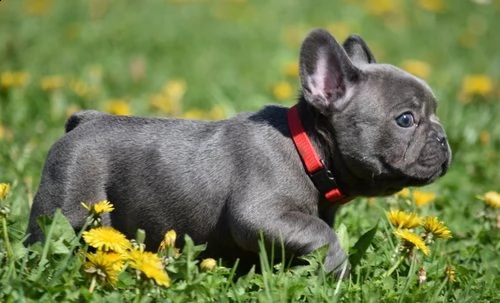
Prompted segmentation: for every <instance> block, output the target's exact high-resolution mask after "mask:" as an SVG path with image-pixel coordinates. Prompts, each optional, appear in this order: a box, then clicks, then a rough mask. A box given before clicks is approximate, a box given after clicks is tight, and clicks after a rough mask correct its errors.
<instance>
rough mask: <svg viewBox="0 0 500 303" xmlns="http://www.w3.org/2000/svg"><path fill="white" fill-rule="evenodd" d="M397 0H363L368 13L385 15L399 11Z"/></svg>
mask: <svg viewBox="0 0 500 303" xmlns="http://www.w3.org/2000/svg"><path fill="white" fill-rule="evenodd" d="M400 4H401V3H400V1H398V0H365V1H364V5H365V8H366V10H367V11H368V13H370V14H373V15H385V14H390V13H394V12H397V11H400V9H401V6H400Z"/></svg>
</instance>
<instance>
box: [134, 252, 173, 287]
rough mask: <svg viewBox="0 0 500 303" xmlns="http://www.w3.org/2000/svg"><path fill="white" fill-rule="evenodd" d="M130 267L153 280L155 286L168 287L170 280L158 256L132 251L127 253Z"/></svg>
mask: <svg viewBox="0 0 500 303" xmlns="http://www.w3.org/2000/svg"><path fill="white" fill-rule="evenodd" d="M129 258H130V266H131V267H132V268H134V269H137V270H139V271H140V272H142V273H143V274H144V275H145V276H146V277H148V278H150V279H153V280H154V281H155V282H156V284H158V285H163V286H167V287H168V286H170V278H169V276H168V275H167V272H166V271H165V269H164V268H163V263H162V262H161V259H160V257H158V255H156V254H154V253H151V252H145V251H141V250H137V249H135V250H132V251H131V252H130V253H129Z"/></svg>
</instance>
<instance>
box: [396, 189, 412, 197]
mask: <svg viewBox="0 0 500 303" xmlns="http://www.w3.org/2000/svg"><path fill="white" fill-rule="evenodd" d="M410 194H411V192H410V189H409V188H403V189H402V190H400V191H399V192H397V193H396V196H397V197H400V198H404V199H408V198H410Z"/></svg>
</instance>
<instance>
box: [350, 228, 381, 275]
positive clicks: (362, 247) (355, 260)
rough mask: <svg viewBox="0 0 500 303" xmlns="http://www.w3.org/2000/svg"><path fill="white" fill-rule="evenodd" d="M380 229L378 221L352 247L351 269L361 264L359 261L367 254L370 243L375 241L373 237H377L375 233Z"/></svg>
mask: <svg viewBox="0 0 500 303" xmlns="http://www.w3.org/2000/svg"><path fill="white" fill-rule="evenodd" d="M377 229H378V222H377V224H375V226H374V227H373V228H372V229H370V230H368V231H367V232H366V233H364V234H363V235H362V236H361V237H360V238H359V240H358V242H356V244H354V246H353V247H352V248H351V254H350V255H349V262H350V263H351V270H354V268H355V267H356V266H358V265H359V262H360V261H361V258H362V257H363V255H364V254H365V252H366V250H367V249H368V247H370V244H371V243H372V241H373V238H374V237H375V234H376V233H377Z"/></svg>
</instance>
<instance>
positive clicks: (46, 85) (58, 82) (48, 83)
mask: <svg viewBox="0 0 500 303" xmlns="http://www.w3.org/2000/svg"><path fill="white" fill-rule="evenodd" d="M63 86H64V78H63V77H62V76H47V77H43V78H42V80H41V81H40V87H41V88H42V90H44V91H54V90H58V89H60V88H62V87H63Z"/></svg>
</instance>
